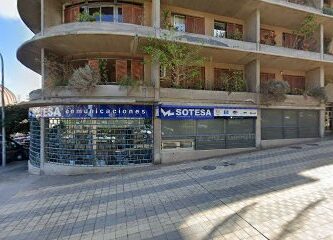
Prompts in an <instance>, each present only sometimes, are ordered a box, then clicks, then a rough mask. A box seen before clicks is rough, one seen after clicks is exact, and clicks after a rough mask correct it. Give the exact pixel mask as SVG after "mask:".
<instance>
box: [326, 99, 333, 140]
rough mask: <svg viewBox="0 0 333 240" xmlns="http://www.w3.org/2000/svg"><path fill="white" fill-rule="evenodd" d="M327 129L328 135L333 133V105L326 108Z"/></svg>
mask: <svg viewBox="0 0 333 240" xmlns="http://www.w3.org/2000/svg"><path fill="white" fill-rule="evenodd" d="M325 131H326V135H333V106H332V105H331V106H329V107H327V108H326V115H325Z"/></svg>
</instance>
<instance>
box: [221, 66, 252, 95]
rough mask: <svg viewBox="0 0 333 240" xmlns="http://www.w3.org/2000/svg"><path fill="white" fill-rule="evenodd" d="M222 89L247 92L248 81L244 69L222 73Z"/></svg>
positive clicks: (229, 91) (230, 91)
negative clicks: (245, 78)
mask: <svg viewBox="0 0 333 240" xmlns="http://www.w3.org/2000/svg"><path fill="white" fill-rule="evenodd" d="M221 86H222V88H221V89H220V90H221V91H226V92H228V93H229V94H230V93H232V92H246V82H245V80H244V76H243V72H242V71H232V72H230V73H223V74H222V75H221Z"/></svg>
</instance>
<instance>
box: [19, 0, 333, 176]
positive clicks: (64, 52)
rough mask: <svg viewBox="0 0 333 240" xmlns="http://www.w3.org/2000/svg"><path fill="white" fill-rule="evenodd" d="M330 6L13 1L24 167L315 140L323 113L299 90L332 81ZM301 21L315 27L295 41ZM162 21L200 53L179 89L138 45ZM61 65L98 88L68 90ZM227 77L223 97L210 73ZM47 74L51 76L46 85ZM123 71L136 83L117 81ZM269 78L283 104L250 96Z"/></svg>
mask: <svg viewBox="0 0 333 240" xmlns="http://www.w3.org/2000/svg"><path fill="white" fill-rule="evenodd" d="M331 7H333V1H332V2H331V1H326V0H325V1H324V0H313V1H300V0H297V1H296V0H289V1H287V0H251V1H249V0H237V1H232V0H208V1H207V0H206V1H203V0H131V1H117V0H108V1H90V0H89V1H88V0H86V1H82V0H18V10H19V13H20V15H21V17H22V19H23V21H24V22H25V23H26V25H27V26H28V27H29V28H30V29H31V30H32V31H33V32H34V33H35V34H36V35H35V36H34V37H33V38H32V39H31V40H29V41H27V42H25V43H24V44H23V45H22V46H21V47H20V48H19V50H18V52H17V57H18V59H19V60H20V61H21V62H22V63H23V64H24V65H25V66H27V67H28V68H30V69H32V70H34V71H35V72H37V73H39V74H41V76H42V89H39V90H36V91H34V92H32V93H31V94H30V103H29V104H30V105H31V109H30V120H31V146H30V160H29V169H30V172H35V173H40V172H44V173H45V174H79V173H91V172H105V171H110V170H112V169H114V168H119V167H130V166H132V167H134V166H144V165H146V164H161V163H162V164H167V163H173V162H179V161H186V160H196V159H203V158H208V157H214V156H221V155H224V154H231V153H238V152H242V151H249V150H253V149H256V148H265V147H272V146H278V145H286V144H291V143H298V142H304V141H308V140H313V139H316V138H321V137H324V135H325V129H326V130H327V131H329V130H331V128H332V108H331V107H330V104H329V103H328V104H327V109H326V104H324V103H322V102H321V101H320V100H318V99H317V98H314V97H307V96H303V95H304V94H303V93H304V91H306V89H314V88H316V89H319V88H322V87H325V85H326V84H325V82H330V80H333V51H331V48H332V46H331V45H332V44H331V40H332V36H333V16H331V15H330V14H333V11H332V12H331ZM309 16H312V17H314V18H315V22H316V24H317V25H318V27H317V28H316V29H315V31H314V33H313V34H312V36H311V38H307V39H298V37H296V35H295V31H296V30H297V29H298V28H299V27H300V26H302V23H303V22H304V20H305V19H307V17H309ZM165 22H168V23H169V24H170V25H171V26H173V27H174V29H176V30H177V32H176V34H177V41H179V43H184V44H188V45H190V46H191V45H192V46H198V45H199V46H201V48H202V51H201V52H200V54H202V55H203V56H204V57H205V58H206V61H205V64H204V66H203V67H202V68H201V71H200V77H199V78H197V79H195V80H193V81H190V82H189V83H187V84H186V86H183V87H181V88H179V87H174V86H173V85H172V84H171V83H170V82H168V81H167V80H166V79H165V76H164V75H165V71H164V70H163V69H161V68H160V66H159V65H158V64H156V63H151V61H149V60H150V57H149V56H147V55H145V54H144V53H143V52H142V50H141V49H140V44H142V43H143V42H145V41H147V39H149V38H151V37H156V38H161V35H162V32H163V33H165V32H168V30H166V29H164V25H165ZM50 59H52V63H51V64H50V61H51V60H50ZM64 63H67V64H68V63H70V64H71V66H74V67H83V66H86V65H89V66H90V67H91V68H95V69H97V70H98V71H99V73H100V74H101V76H102V77H101V80H100V82H99V83H98V86H96V87H94V88H93V89H91V90H90V91H80V90H77V89H76V88H75V86H71V85H70V84H68V82H67V83H66V79H65V78H64V79H65V81H64V82H62V81H60V77H59V76H61V78H63V76H64V75H66V71H65V70H64V69H63V64H64ZM59 65H60V66H61V67H60V68H61V69H62V71H61V74H59V73H57V74H55V73H54V72H57V71H58V69H59ZM55 68H56V70H54V69H55ZM235 73H237V74H240V75H241V76H242V78H243V80H244V81H245V83H246V90H243V91H241V92H237V91H235V92H227V91H225V89H224V86H223V82H221V79H222V77H221V76H230V75H232V74H235ZM50 76H53V78H54V76H56V77H58V78H59V81H60V83H58V84H57V86H53V87H52V88H51V87H50V86H49V85H50V82H49V81H50V79H51V77H50ZM126 76H131V78H132V79H136V80H137V81H139V82H144V83H145V84H140V86H139V87H137V88H135V89H134V88H133V89H129V88H123V87H122V86H120V85H119V82H120V81H121V79H123V78H124V77H126ZM270 80H280V81H286V82H288V83H289V86H290V92H289V93H288V95H287V97H286V100H285V101H282V102H275V103H273V104H263V103H262V101H261V97H260V96H261V94H260V91H261V90H260V89H261V86H262V85H263V84H264V83H265V82H267V81H270ZM147 83H149V84H147ZM198 83H200V84H198ZM329 101H332V102H333V99H329ZM326 110H327V111H326Z"/></svg>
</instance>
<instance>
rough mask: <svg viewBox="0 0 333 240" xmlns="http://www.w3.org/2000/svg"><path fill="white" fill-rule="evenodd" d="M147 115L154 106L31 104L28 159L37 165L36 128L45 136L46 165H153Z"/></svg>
mask: <svg viewBox="0 0 333 240" xmlns="http://www.w3.org/2000/svg"><path fill="white" fill-rule="evenodd" d="M152 117H153V107H152V106H148V105H71V106H49V107H38V108H31V109H30V123H31V145H30V163H31V164H32V165H33V166H35V167H38V166H39V164H40V143H41V140H40V132H44V136H45V143H44V153H45V162H47V163H52V164H62V165H71V166H87V167H104V166H113V165H130V164H133V165H134V164H147V163H152V161H153V122H152V121H153V119H152ZM41 119H43V120H44V122H45V123H44V124H43V125H45V127H44V129H41V125H42V124H40V122H41Z"/></svg>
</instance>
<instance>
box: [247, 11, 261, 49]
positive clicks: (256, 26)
mask: <svg viewBox="0 0 333 240" xmlns="http://www.w3.org/2000/svg"><path fill="white" fill-rule="evenodd" d="M244 39H245V41H247V42H254V43H256V44H257V50H259V46H260V10H259V9H256V10H255V11H254V12H253V13H252V14H251V15H250V16H249V17H248V18H247V19H246V21H245V24H244Z"/></svg>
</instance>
